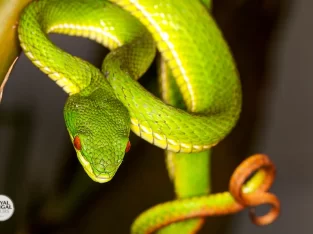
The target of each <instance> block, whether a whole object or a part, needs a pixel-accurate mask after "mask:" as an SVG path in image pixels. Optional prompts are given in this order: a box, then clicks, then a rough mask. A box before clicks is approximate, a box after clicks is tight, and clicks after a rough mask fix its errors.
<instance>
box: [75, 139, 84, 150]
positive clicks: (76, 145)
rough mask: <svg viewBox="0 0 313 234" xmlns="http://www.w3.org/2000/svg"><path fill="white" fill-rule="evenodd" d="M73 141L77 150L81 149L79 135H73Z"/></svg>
mask: <svg viewBox="0 0 313 234" xmlns="http://www.w3.org/2000/svg"><path fill="white" fill-rule="evenodd" d="M73 143H74V147H75V149H77V150H81V149H82V145H81V142H80V139H79V136H75V137H74V141H73Z"/></svg>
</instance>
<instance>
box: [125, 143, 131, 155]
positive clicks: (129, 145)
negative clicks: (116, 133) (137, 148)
mask: <svg viewBox="0 0 313 234" xmlns="http://www.w3.org/2000/svg"><path fill="white" fill-rule="evenodd" d="M130 147H131V144H130V141H128V142H127V145H126V149H125V152H126V153H127V152H128V151H129V150H130Z"/></svg>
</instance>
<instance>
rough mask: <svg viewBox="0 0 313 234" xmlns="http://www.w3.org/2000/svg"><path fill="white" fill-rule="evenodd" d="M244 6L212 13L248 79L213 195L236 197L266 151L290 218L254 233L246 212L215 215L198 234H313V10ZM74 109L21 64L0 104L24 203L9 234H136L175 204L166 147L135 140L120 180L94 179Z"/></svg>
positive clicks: (11, 167) (70, 46)
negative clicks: (239, 176) (68, 123)
mask: <svg viewBox="0 0 313 234" xmlns="http://www.w3.org/2000/svg"><path fill="white" fill-rule="evenodd" d="M245 2H246V3H244V4H243V5H236V4H235V1H226V0H223V1H221V0H220V1H215V5H214V16H215V17H216V19H217V22H218V24H219V25H220V27H221V29H222V31H223V32H224V35H225V37H226V39H227V41H228V42H229V44H230V46H231V49H232V51H233V53H234V56H235V59H236V61H237V64H238V68H239V71H240V74H241V78H242V83H243V93H244V106H243V112H242V117H241V120H240V122H239V123H238V125H237V127H236V129H235V130H234V131H233V132H232V133H231V134H230V136H229V137H228V138H227V139H225V140H224V141H223V142H222V143H221V144H219V145H218V146H217V147H216V148H214V155H213V179H214V183H213V189H214V191H223V190H225V189H227V182H228V179H229V176H230V175H231V173H232V171H233V170H234V168H235V167H236V166H237V165H238V164H239V163H240V162H241V161H242V160H243V159H244V158H245V157H247V156H249V155H251V154H253V153H257V152H260V153H266V154H268V155H269V156H270V157H271V159H272V160H273V161H274V163H275V164H276V166H277V170H278V174H277V178H276V181H275V184H274V186H273V188H272V192H274V193H275V194H277V196H278V197H279V198H280V200H281V203H282V211H281V216H280V218H279V219H278V220H277V221H276V222H275V223H273V224H271V225H269V226H267V227H256V226H254V225H253V224H251V222H250V220H249V218H248V215H247V211H243V212H241V213H239V214H236V215H235V216H233V218H232V219H230V217H226V218H221V217H219V218H208V219H207V221H208V222H207V224H206V226H205V228H204V229H203V230H202V232H200V233H229V234H230V233H231V234H239V233H240V234H248V233H255V234H258V233H260V234H261V233H262V234H274V233H285V234H292V233H296V232H298V233H312V231H313V228H312V223H310V221H311V220H312V214H313V211H312V210H313V202H312V197H313V186H312V184H313V183H312V181H313V179H312V177H313V172H312V165H313V161H312V159H311V157H310V155H312V148H311V147H309V139H310V137H309V133H310V132H313V125H312V124H311V123H310V122H309V119H312V117H313V112H312V109H311V108H310V109H309V100H312V93H310V92H309V89H310V90H312V86H313V84H312V83H313V82H312V78H310V76H312V67H313V62H312V61H313V45H312V44H313V33H312V30H311V28H312V27H311V25H312V22H313V16H312V10H311V9H312V8H313V2H312V1H310V0H298V1H294V2H291V1H278V0H277V1H270V0H268V1H266V0H263V1H261V0H260V1H257V0H247V1H245ZM51 38H52V39H53V41H54V42H55V43H57V44H58V45H59V46H60V47H62V48H63V49H66V50H67V51H69V52H71V53H72V54H75V55H77V56H80V57H83V58H84V59H87V60H89V61H90V62H92V63H94V64H95V65H97V66H100V64H101V61H102V58H103V56H104V55H105V53H106V52H107V51H106V49H104V48H102V47H101V46H99V45H97V44H95V43H93V42H90V41H88V40H84V39H79V38H70V37H66V36H59V35H53V36H51ZM69 69H70V68H69ZM153 76H154V69H153V68H152V69H151V70H150V71H149V73H148V75H147V76H146V78H145V79H144V80H143V81H142V82H143V83H144V84H148V85H149V82H148V78H149V77H153ZM147 77H148V78H147ZM65 100H66V94H65V93H64V92H63V91H62V90H61V89H60V88H59V87H58V86H56V85H55V84H54V83H53V82H52V81H50V80H49V79H47V77H46V76H45V75H44V74H42V73H41V72H40V71H39V70H38V69H37V68H35V67H34V66H33V65H32V64H31V63H30V62H29V60H27V59H26V58H25V56H24V55H22V56H21V58H20V59H19V60H18V62H17V65H16V66H15V68H14V70H13V72H12V74H11V77H10V79H9V81H8V83H7V86H6V88H5V90H4V97H3V100H2V103H1V105H0V142H1V143H0V194H5V195H8V196H10V197H11V199H12V200H13V202H14V204H15V213H14V215H13V217H12V218H11V219H10V220H8V221H6V222H3V223H0V233H23V234H24V233H53V234H54V233H58V234H59V233H60V234H61V233H96V232H97V233H100V232H101V233H122V234H123V233H128V232H129V227H130V225H131V222H132V221H133V219H134V218H135V217H136V216H137V215H138V214H139V213H140V212H141V211H143V210H145V209H147V208H149V207H151V206H152V205H155V204H157V203H160V202H163V201H167V200H171V199H172V197H173V193H172V187H171V184H170V182H169V180H168V178H167V172H166V169H165V164H164V157H163V153H162V150H160V149H158V148H156V147H154V146H151V145H149V144H148V143H146V142H144V141H142V140H139V139H138V138H137V137H134V136H133V137H132V142H133V147H132V150H131V152H130V153H129V154H127V155H126V157H125V161H124V163H123V164H122V166H121V167H120V169H119V171H118V173H117V174H116V176H115V177H114V179H113V180H112V181H111V182H110V183H107V184H103V185H100V184H97V183H93V182H91V180H90V179H89V178H88V177H87V176H86V175H85V173H84V172H83V169H82V167H81V166H80V165H79V163H78V160H77V158H76V156H75V153H74V150H73V149H72V145H71V142H70V140H69V137H68V135H67V132H66V129H65V126H64V120H63V105H64V102H65ZM311 103H312V102H311ZM311 139H312V138H311Z"/></svg>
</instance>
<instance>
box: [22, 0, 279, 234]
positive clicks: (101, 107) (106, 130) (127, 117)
mask: <svg viewBox="0 0 313 234" xmlns="http://www.w3.org/2000/svg"><path fill="white" fill-rule="evenodd" d="M210 4H211V2H210V1H203V2H202V3H201V2H199V1H189V0H179V1H178V0H128V1H127V0H110V1H105V0H67V1H61V0H39V1H34V2H32V3H31V4H30V5H29V6H28V7H27V8H26V9H25V10H24V12H23V14H22V15H21V18H20V22H19V26H18V35H19V39H20V44H21V47H22V49H23V51H24V53H25V54H26V56H27V57H28V58H29V59H30V60H31V61H32V62H33V63H34V64H35V65H36V66H37V67H39V68H40V69H41V71H43V72H44V73H46V74H47V75H48V76H49V77H50V78H51V79H52V80H54V81H55V82H56V83H57V84H58V85H59V86H60V87H62V88H63V90H64V91H65V92H67V93H68V94H69V97H68V99H67V101H66V104H65V107H64V117H65V123H66V127H67V129H68V132H69V135H70V138H71V140H72V142H73V145H74V148H75V150H76V152H77V156H78V159H79V161H80V163H81V164H82V166H83V168H84V169H85V171H86V172H87V174H88V175H89V177H90V178H91V179H93V180H94V181H96V182H100V183H104V182H107V181H110V180H111V179H112V178H113V176H114V174H115V173H116V171H117V169H118V168H119V166H120V165H121V163H122V161H123V157H124V155H125V152H127V151H128V150H129V149H130V145H131V144H130V141H129V134H130V130H132V131H133V132H134V133H135V134H137V135H138V136H139V137H141V138H143V139H145V140H146V141H148V142H150V143H151V144H154V145H155V146H158V147H160V148H163V149H165V150H166V153H167V165H168V169H169V173H170V176H171V178H172V179H173V181H174V184H175V189H176V194H177V196H178V198H180V199H179V200H176V201H173V202H169V203H165V204H163V205H159V206H157V207H155V208H152V209H151V210H148V211H147V212H145V213H143V214H142V215H141V216H139V218H138V219H137V220H136V221H135V222H134V224H133V226H132V232H133V233H151V232H154V231H156V230H157V229H159V228H161V227H164V226H166V225H168V224H170V223H172V222H176V221H180V220H185V219H187V218H196V217H203V216H206V215H221V214H228V213H234V212H237V211H239V210H241V209H243V208H244V207H245V206H256V205H259V204H264V203H271V204H272V210H271V211H270V212H269V213H268V215H269V216H271V218H268V217H269V216H263V217H255V216H253V217H254V221H255V223H258V224H267V223H270V222H272V221H273V219H275V218H276V216H277V213H278V211H279V202H278V200H277V198H276V197H275V196H274V195H272V194H270V193H267V192H266V190H268V189H269V187H270V185H271V183H272V179H273V176H274V173H273V166H272V164H271V163H270V162H269V161H268V159H267V158H266V157H265V156H260V155H259V156H256V157H253V158H252V159H251V160H250V161H249V162H252V165H257V167H254V168H253V170H252V171H250V170H248V171H249V173H248V174H247V175H246V174H245V173H242V171H243V170H242V168H239V169H238V170H239V172H240V173H239V175H243V174H245V176H246V177H244V176H238V174H236V173H235V174H234V176H233V178H235V179H233V182H232V184H235V185H236V186H232V185H231V186H230V190H231V193H230V192H225V193H221V194H214V195H209V196H208V193H209V192H210V191H209V190H210V188H209V187H210V186H209V169H208V163H209V157H210V151H209V150H210V148H211V147H212V146H214V145H216V144H217V143H218V142H220V141H221V140H222V139H223V138H224V137H225V136H226V135H227V134H228V133H229V132H230V131H231V130H232V128H233V127H234V126H235V124H236V122H237V120H238V118H239V115H240V111H241V86H240V80H239V76H238V72H237V70H236V65H235V63H234V61H233V58H232V55H231V52H230V50H229V48H228V46H227V43H226V42H225V40H224V39H223V36H222V33H221V32H220V30H219V28H218V27H217V25H216V23H215V21H214V19H213V18H212V16H211V15H210V13H209V11H208V8H209V7H210ZM48 33H62V34H68V35H73V36H81V37H86V38H89V39H92V40H95V41H96V42H98V43H100V44H102V45H103V46H105V47H107V48H109V49H110V50H111V52H110V53H109V54H108V55H107V56H106V57H105V59H104V61H103V64H102V69H101V70H99V69H98V68H95V67H94V66H92V65H91V64H89V63H88V62H86V61H84V60H82V59H80V58H77V57H75V56H72V55H70V54H68V53H66V52H64V51H62V50H61V49H60V48H58V47H57V46H55V45H54V44H53V43H52V42H51V41H50V40H49V39H48V37H47V34H48ZM157 51H158V53H159V54H160V59H159V79H160V84H161V88H162V89H161V98H162V99H163V101H162V100H160V99H159V98H157V97H155V96H153V95H152V94H151V93H149V92H147V91H146V90H145V89H144V88H143V87H142V86H141V85H140V84H139V83H138V82H137V81H136V80H138V79H139V78H140V77H141V76H142V75H143V74H144V73H145V72H146V71H147V69H148V68H149V66H150V65H151V63H152V62H153V60H154V59H155V55H156V53H157ZM176 107H180V108H176ZM253 160H254V161H253ZM250 166H251V165H250V164H249V166H248V165H246V166H245V167H244V168H245V169H246V168H249V167H250ZM260 167H264V168H265V169H264V168H263V169H261V170H259V171H258V172H257V173H256V174H255V175H254V176H253V177H252V178H251V179H250V180H249V181H248V182H247V183H246V184H245V185H243V184H244V183H245V179H243V180H242V179H241V182H240V183H239V182H238V180H240V179H239V178H247V177H249V175H250V174H251V173H252V172H254V171H255V170H258V169H259V168H260ZM269 171H270V172H271V173H269ZM269 174H270V176H268V175H269ZM253 192H255V193H253ZM236 194H237V195H236ZM262 218H263V219H262ZM261 219H262V220H261ZM201 223H202V219H193V220H188V221H184V222H180V223H177V224H172V225H170V226H168V227H165V228H163V229H161V230H160V231H159V233H194V232H195V231H196V230H197V229H199V227H200V226H201Z"/></svg>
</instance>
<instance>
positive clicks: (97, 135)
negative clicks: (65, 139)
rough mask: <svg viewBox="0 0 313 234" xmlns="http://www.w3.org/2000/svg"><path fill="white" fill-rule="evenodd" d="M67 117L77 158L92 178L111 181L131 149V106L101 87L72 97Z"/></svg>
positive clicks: (67, 125) (69, 101)
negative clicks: (129, 107)
mask: <svg viewBox="0 0 313 234" xmlns="http://www.w3.org/2000/svg"><path fill="white" fill-rule="evenodd" d="M64 117H65V123H66V127H67V129H68V132H69V134H70V137H71V139H72V142H73V145H74V148H75V150H76V152H77V157H78V159H79V161H80V163H81V164H82V166H83V167H84V169H85V171H86V172H87V174H88V175H89V177H90V178H91V179H93V180H94V181H96V182H99V183H105V182H107V181H110V180H111V179H112V178H113V176H114V175H115V173H116V171H117V169H118V168H119V166H120V165H121V163H122V161H123V158H124V155H125V152H127V151H128V150H129V148H130V142H129V132H130V117H129V114H128V110H127V108H126V107H125V106H124V105H123V104H122V103H121V102H120V101H119V100H118V99H116V98H115V97H112V96H109V97H108V94H107V92H105V91H104V90H102V89H97V90H95V91H94V92H92V93H91V94H90V95H88V96H82V95H80V94H74V95H71V96H69V98H68V99H67V102H66V104H65V107H64Z"/></svg>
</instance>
